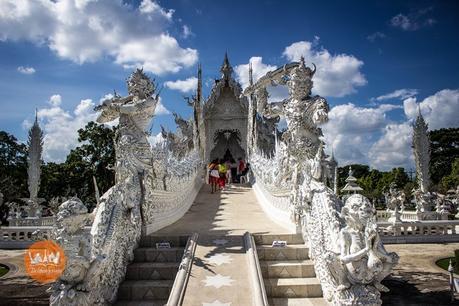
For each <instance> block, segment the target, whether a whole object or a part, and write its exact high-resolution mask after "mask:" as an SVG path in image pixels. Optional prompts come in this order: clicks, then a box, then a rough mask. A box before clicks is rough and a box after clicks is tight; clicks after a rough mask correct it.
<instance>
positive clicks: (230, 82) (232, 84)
mask: <svg viewBox="0 0 459 306" xmlns="http://www.w3.org/2000/svg"><path fill="white" fill-rule="evenodd" d="M220 71H221V73H222V75H221V78H220V79H216V80H215V83H214V85H213V86H212V89H211V92H210V96H209V98H207V100H206V102H205V104H204V117H206V115H208V114H210V113H211V112H212V109H213V108H214V105H215V103H216V102H217V101H218V99H219V97H220V95H221V93H222V91H223V89H225V88H229V89H230V90H231V92H232V93H233V95H234V97H235V101H236V102H238V103H239V104H240V106H241V107H242V108H243V109H244V110H247V104H248V102H247V98H246V97H245V96H243V95H242V87H241V85H240V84H239V83H238V82H237V81H236V80H235V79H234V78H233V67H232V66H231V64H230V62H229V59H228V54H227V53H225V57H224V58H223V64H222V66H221V68H220Z"/></svg>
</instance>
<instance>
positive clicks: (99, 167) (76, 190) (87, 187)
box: [64, 122, 115, 206]
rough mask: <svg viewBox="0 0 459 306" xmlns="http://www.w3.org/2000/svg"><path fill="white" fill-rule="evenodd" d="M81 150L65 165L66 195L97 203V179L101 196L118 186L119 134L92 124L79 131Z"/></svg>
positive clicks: (90, 203)
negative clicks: (116, 169) (116, 137)
mask: <svg viewBox="0 0 459 306" xmlns="http://www.w3.org/2000/svg"><path fill="white" fill-rule="evenodd" d="M78 135H79V137H78V141H79V142H81V143H82V145H80V146H79V147H77V148H75V149H73V150H71V151H70V153H69V155H68V156H67V159H66V161H65V164H64V169H65V170H64V172H65V173H66V175H67V178H66V180H67V182H68V183H67V186H68V187H67V190H66V193H67V194H66V195H67V196H72V195H76V196H78V197H79V198H80V199H81V200H82V201H83V203H86V205H88V206H94V205H95V203H96V199H95V191H94V184H93V176H94V177H96V179H97V182H98V186H99V189H100V191H101V192H105V191H107V190H108V189H109V188H110V187H111V186H113V185H114V184H115V172H114V170H113V167H114V163H115V146H114V137H115V130H114V129H111V128H108V127H106V126H103V125H98V124H97V123H95V122H89V123H88V124H87V125H86V126H85V128H84V129H80V130H78Z"/></svg>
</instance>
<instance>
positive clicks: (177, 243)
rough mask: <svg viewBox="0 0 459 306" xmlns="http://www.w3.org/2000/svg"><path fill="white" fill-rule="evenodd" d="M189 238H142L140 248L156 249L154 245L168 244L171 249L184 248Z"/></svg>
mask: <svg viewBox="0 0 459 306" xmlns="http://www.w3.org/2000/svg"><path fill="white" fill-rule="evenodd" d="M188 238H189V236H143V237H142V238H141V239H140V244H139V246H140V247H143V248H156V243H159V242H169V243H170V245H171V247H174V248H180V247H182V248H184V247H185V246H186V243H187V241H188Z"/></svg>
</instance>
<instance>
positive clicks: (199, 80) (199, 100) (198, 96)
mask: <svg viewBox="0 0 459 306" xmlns="http://www.w3.org/2000/svg"><path fill="white" fill-rule="evenodd" d="M196 97H197V99H198V103H201V101H202V67H201V63H198V85H197V88H196Z"/></svg>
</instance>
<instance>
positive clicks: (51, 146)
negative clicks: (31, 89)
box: [38, 99, 97, 162]
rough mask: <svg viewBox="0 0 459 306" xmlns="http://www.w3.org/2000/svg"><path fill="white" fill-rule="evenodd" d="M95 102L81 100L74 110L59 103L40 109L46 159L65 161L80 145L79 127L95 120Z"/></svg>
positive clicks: (39, 114)
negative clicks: (65, 108)
mask: <svg viewBox="0 0 459 306" xmlns="http://www.w3.org/2000/svg"><path fill="white" fill-rule="evenodd" d="M93 108H94V103H93V102H92V100H90V99H86V100H81V101H80V103H79V104H78V105H77V106H76V108H75V110H74V111H73V112H68V111H66V110H64V109H62V108H61V107H60V106H59V105H52V106H51V107H50V108H43V109H40V110H39V111H38V118H39V119H40V121H41V122H42V124H41V126H42V129H43V133H44V145H43V158H44V160H45V161H53V162H63V161H65V158H66V157H67V155H68V153H69V152H70V150H71V149H74V148H75V147H76V146H77V145H78V133H77V131H78V129H80V128H83V127H84V126H85V125H86V124H87V123H88V122H89V121H92V120H95V119H96V116H97V114H96V113H95V112H94V111H93Z"/></svg>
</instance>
